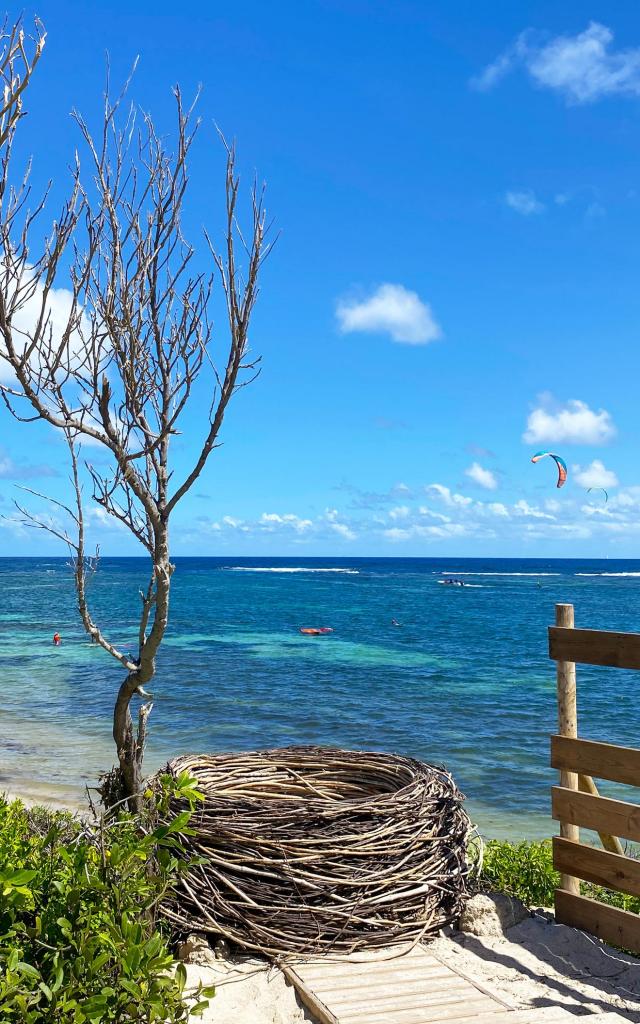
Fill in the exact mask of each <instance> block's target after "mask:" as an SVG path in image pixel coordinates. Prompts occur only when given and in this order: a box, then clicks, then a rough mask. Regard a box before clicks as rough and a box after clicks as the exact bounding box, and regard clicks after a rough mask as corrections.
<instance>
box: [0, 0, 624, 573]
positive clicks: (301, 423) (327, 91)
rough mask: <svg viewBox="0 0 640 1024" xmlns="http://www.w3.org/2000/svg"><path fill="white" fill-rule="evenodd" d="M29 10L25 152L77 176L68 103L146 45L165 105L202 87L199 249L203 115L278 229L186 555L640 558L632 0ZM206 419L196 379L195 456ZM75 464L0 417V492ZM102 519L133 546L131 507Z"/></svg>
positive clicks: (9, 544)
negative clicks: (36, 38)
mask: <svg viewBox="0 0 640 1024" xmlns="http://www.w3.org/2000/svg"><path fill="white" fill-rule="evenodd" d="M38 13H39V15H40V16H41V18H42V19H43V21H44V22H45V24H46V27H47V30H48V40H47V46H46V49H45V54H44V57H43V59H42V62H41V64H40V66H39V68H38V70H37V74H36V77H35V79H34V82H33V86H32V88H31V91H30V94H29V96H28V100H27V106H28V110H29V116H28V119H27V120H26V121H25V122H24V124H23V126H22V129H21V141H20V146H21V147H22V152H20V151H19V155H20V156H23V155H26V154H27V153H29V152H32V153H33V155H34V186H35V187H37V186H38V185H39V184H42V183H43V182H44V181H45V180H46V179H47V178H48V177H49V176H51V177H52V178H53V180H54V190H53V198H54V199H55V198H56V196H59V195H61V194H62V192H61V191H60V189H61V188H62V187H63V185H64V182H65V176H66V173H67V172H66V168H67V166H68V164H69V161H70V159H71V156H72V153H73V150H74V147H75V146H76V144H77V142H78V138H77V132H76V130H75V129H74V126H73V124H72V122H71V119H70V117H69V111H70V109H71V108H72V107H73V106H74V105H75V106H78V107H79V108H80V109H81V110H82V111H83V113H86V114H87V116H89V117H90V118H95V117H96V116H97V115H98V113H99V108H100V95H101V89H102V85H103V75H104V53H105V51H109V53H110V56H111V65H112V77H113V78H114V79H115V80H118V79H120V78H122V77H124V76H125V74H126V71H127V69H128V67H129V65H130V64H131V61H132V60H133V58H134V57H135V55H136V54H138V53H139V54H140V64H139V67H138V71H137V73H136V76H135V80H134V84H133V87H132V96H133V97H134V98H135V100H136V101H137V102H139V103H140V105H141V106H142V107H143V108H145V109H148V110H150V111H151V113H152V114H153V115H154V117H155V118H156V119H157V121H158V123H159V124H160V126H161V127H162V128H163V130H166V131H169V130H170V125H171V113H172V98H171V91H170V88H171V86H172V84H173V83H175V82H179V83H180V84H181V86H182V88H183V90H184V92H185V94H186V95H191V94H192V93H193V92H194V90H195V89H196V87H197V85H198V83H202V86H203V92H202V97H201V100H200V105H199V109H200V115H201V117H202V119H203V129H202V133H201V136H200V139H199V142H198V144H197V147H196V150H195V151H194V156H193V160H192V182H191V198H190V200H189V202H188V208H189V213H188V216H187V219H186V225H185V226H186V231H187V234H188V236H189V238H190V240H191V241H192V242H194V243H196V244H197V246H198V248H199V254H198V259H201V260H202V261H203V265H204V261H205V259H206V254H205V252H204V248H203V247H202V245H201V241H202V236H201V228H202V225H203V224H206V225H208V226H209V227H210V229H211V230H212V232H213V234H214V236H215V235H216V232H218V233H219V231H220V228H221V213H222V205H221V204H222V200H223V193H222V183H223V158H222V153H221V150H220V146H219V144H218V143H217V141H216V138H215V133H214V129H213V121H214V120H215V121H216V122H217V123H218V124H219V125H220V126H221V127H222V129H223V130H224V131H225V132H226V133H227V134H228V135H229V136H235V137H236V138H237V142H238V150H239V162H240V165H241V170H242V172H243V176H244V182H245V184H246V186H247V188H248V185H249V182H250V179H251V175H252V173H253V171H254V169H257V170H258V173H259V174H260V176H261V177H264V178H265V179H266V181H267V183H268V207H269V210H270V211H271V212H272V213H273V214H274V216H275V217H276V220H277V225H278V227H279V229H280V230H281V236H280V239H279V241H278V244H277V247H276V249H275V250H274V252H273V255H272V256H271V257H270V259H269V261H268V263H267V265H266V266H265V270H264V275H263V282H262V293H261V296H260V299H259V303H258V307H257V309H256V313H255V317H254V322H253V330H252V348H253V350H254V352H256V353H260V354H261V355H262V359H263V371H262V375H261V376H260V378H259V380H258V381H257V382H256V383H255V384H254V385H252V386H251V388H248V389H246V390H244V391H243V392H241V393H240V394H239V395H238V396H237V398H236V399H235V401H234V404H233V407H232V408H231V410H230V413H229V415H228V417H227V420H226V423H225V427H224V431H223V441H224V445H223V447H222V448H221V449H219V450H218V451H217V452H215V453H214V454H213V456H212V458H211V460H210V462H209V465H208V467H207V470H206V471H205V473H204V474H203V476H202V478H201V479H200V481H199V483H198V484H197V485H196V487H195V488H194V491H193V493H192V494H191V495H190V496H189V497H188V498H187V499H185V501H184V503H183V504H182V506H181V507H180V508H179V510H178V511H177V513H176V517H175V521H174V529H173V551H174V553H175V554H185V555H186V554H193V555H197V554H212V555H216V554H222V555H233V554H237V555H242V554H272V555H279V554H292V555H295V554H299V555H300V556H301V557H302V556H303V555H305V554H308V555H320V554H326V555H332V554H335V555H341V556H349V555H354V556H355V555H435V556H437V555H443V556H451V555H514V556H527V555H530V556H567V557H573V556H594V557H600V556H605V555H608V556H611V557H616V556H618V557H622V556H634V557H640V466H639V463H638V457H637V453H638V440H639V437H640V403H639V402H638V381H639V380H640V346H639V345H638V327H639V322H638V321H639V308H638V294H639V292H638V271H639V251H638V238H639V237H640V162H639V159H638V158H639V156H640V15H639V14H638V8H637V5H636V4H635V3H632V2H628V3H615V4H610V3H609V4H604V3H593V4H591V5H585V4H583V3H564V4H562V5H559V4H557V3H554V4H552V3H528V4H519V5H516V4H503V3H497V2H495V3H490V2H487V3H485V4H482V5H479V4H471V3H465V4H457V5H451V4H448V3H445V2H431V3H429V4H427V3H424V2H422V3H417V2H416V3H408V2H402V0H400V2H394V3H390V2H388V3H375V2H364V0H360V2H356V0H354V2H337V0H335V2H332V0H325V2H313V0H309V2H307V3H304V4H292V3H289V2H282V3H277V4H271V5H265V4H258V3H246V2H244V3H243V2H240V3H237V4H234V5H233V6H232V8H230V7H229V5H226V4H225V5H223V4H219V3H217V2H209V3H206V4H205V3H203V2H199V3H194V2H185V3H182V4H180V5H175V4H173V3H172V4H167V3H164V2H162V0H160V2H156V3H154V4H151V3H147V2H144V0H142V2H139V3H137V4H136V5H135V11H132V9H131V5H129V4H124V3H122V2H119V3H105V2H94V3H91V4H87V3H70V2H68V0H67V2H57V3H55V4H54V3H52V2H49V0H47V2H45V3H43V4H41V5H40V7H39V9H38ZM52 209H53V207H52ZM218 236H219V234H218ZM59 284H60V287H61V288H63V287H64V285H65V282H64V279H63V278H61V280H60V282H59ZM220 330H221V331H223V330H224V324H223V322H222V321H220ZM0 373H1V367H0ZM205 422H206V419H205V405H204V403H203V402H199V403H198V404H197V405H196V406H195V407H194V408H192V410H191V413H190V416H189V420H188V423H187V429H186V430H185V435H184V437H183V438H182V439H180V441H179V442H178V444H177V446H176V459H177V463H178V466H179V467H184V466H186V464H187V460H188V456H189V452H190V451H193V450H195V441H196V439H197V438H199V437H201V436H202V434H203V433H204V429H205ZM541 448H550V449H552V450H554V451H558V452H559V453H560V454H562V455H563V456H564V458H565V459H566V461H567V463H568V466H569V480H568V482H567V484H566V486H565V487H564V488H563V489H562V490H560V491H558V490H557V489H556V487H555V473H554V468H553V465H552V464H551V462H550V460H544V461H542V462H540V463H539V464H537V465H535V466H534V465H532V464H531V463H530V457H531V455H532V454H533V452H535V451H536V450H538V449H541ZM65 472H66V469H65V458H64V449H63V447H62V446H61V445H60V444H59V442H58V441H57V439H56V437H55V436H54V433H53V431H52V430H51V429H50V428H47V427H45V426H43V425H37V424H36V425H19V424H15V423H13V422H12V421H11V420H10V419H9V417H8V416H7V415H6V414H5V413H4V412H3V413H0V510H2V511H3V512H4V514H5V515H6V516H10V515H11V500H12V497H13V495H14V493H15V488H16V484H25V483H26V484H27V485H28V486H31V487H34V488H36V489H39V490H45V489H46V490H48V491H49V492H50V493H52V494H53V495H56V496H60V495H61V494H62V493H63V492H64V486H65ZM590 484H592V485H594V486H598V485H601V484H604V485H606V487H607V490H608V492H609V501H608V503H606V504H605V502H604V495H602V494H601V492H593V491H592V492H591V493H588V492H587V487H588V486H589V485H590ZM92 533H93V536H94V537H95V538H99V540H100V542H101V545H102V549H103V551H104V552H106V553H121V554H125V553H130V554H135V553H138V550H137V548H136V547H135V545H134V543H133V542H132V541H130V540H129V538H128V537H127V536H126V535H124V534H123V533H122V531H121V530H120V529H119V528H118V527H117V525H113V524H109V523H105V522H103V521H101V520H100V519H99V518H98V517H93V519H92ZM45 551H46V552H47V553H62V552H60V551H59V548H58V547H57V545H56V544H55V543H54V542H53V541H51V540H49V539H47V538H46V537H45V536H43V535H40V534H34V533H33V532H30V531H26V530H24V529H22V528H17V527H16V526H15V525H14V524H12V523H11V522H9V521H7V520H6V519H5V520H0V554H21V553H22V554H39V553H41V552H45Z"/></svg>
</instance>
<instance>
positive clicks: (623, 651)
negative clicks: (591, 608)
mask: <svg viewBox="0 0 640 1024" xmlns="http://www.w3.org/2000/svg"><path fill="white" fill-rule="evenodd" d="M549 657H550V658H552V659H553V660H554V661H570V662H571V661H572V662H577V663H578V664H580V665H610V666H612V667H614V668H640V633H616V632H613V631H610V630H605V629H570V628H565V627H563V626H549Z"/></svg>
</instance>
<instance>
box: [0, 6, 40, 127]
mask: <svg viewBox="0 0 640 1024" xmlns="http://www.w3.org/2000/svg"><path fill="white" fill-rule="evenodd" d="M45 39H46V32H45V31H44V27H43V25H42V24H41V22H40V21H39V20H38V19H37V18H36V20H35V23H34V34H33V36H29V37H27V36H26V35H25V31H24V29H23V27H22V21H21V20H18V21H17V22H16V23H15V25H9V21H8V19H5V21H4V23H3V24H2V26H1V27H0V85H1V87H2V101H1V104H0V146H4V145H5V143H6V142H7V141H8V139H9V137H10V135H11V132H12V129H13V128H14V127H15V125H16V124H17V122H18V121H19V120H20V118H21V117H22V116H23V114H24V110H23V106H22V103H23V93H24V91H25V89H26V88H27V86H28V85H29V82H30V81H31V76H32V74H33V71H34V69H35V66H36V64H37V63H38V61H39V60H40V57H41V56H42V51H43V49H44V44H45Z"/></svg>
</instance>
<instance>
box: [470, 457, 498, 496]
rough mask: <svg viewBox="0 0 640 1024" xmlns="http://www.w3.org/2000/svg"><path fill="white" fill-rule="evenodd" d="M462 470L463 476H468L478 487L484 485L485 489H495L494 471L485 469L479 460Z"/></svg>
mask: <svg viewBox="0 0 640 1024" xmlns="http://www.w3.org/2000/svg"><path fill="white" fill-rule="evenodd" d="M464 472H465V476H468V477H469V479H470V480H473V481H474V483H476V484H478V486H479V487H484V488H485V490H487V491H495V489H496V487H497V486H498V481H497V480H496V476H495V473H492V472H491V470H490V469H485V468H484V466H481V465H480V463H479V462H474V463H472V465H471V466H469V468H468V469H465V471H464Z"/></svg>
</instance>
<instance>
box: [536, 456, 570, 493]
mask: <svg viewBox="0 0 640 1024" xmlns="http://www.w3.org/2000/svg"><path fill="white" fill-rule="evenodd" d="M547 456H549V458H550V459H553V460H554V462H555V464H556V466H557V467H558V483H557V486H558V487H562V485H563V484H564V483H566V482H567V464H566V462H565V461H564V459H561V458H560V456H559V455H554V454H553V452H536V454H535V455H534V456H533V458H532V459H531V461H532V462H539V461H540V459H544V458H546V457H547Z"/></svg>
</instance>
